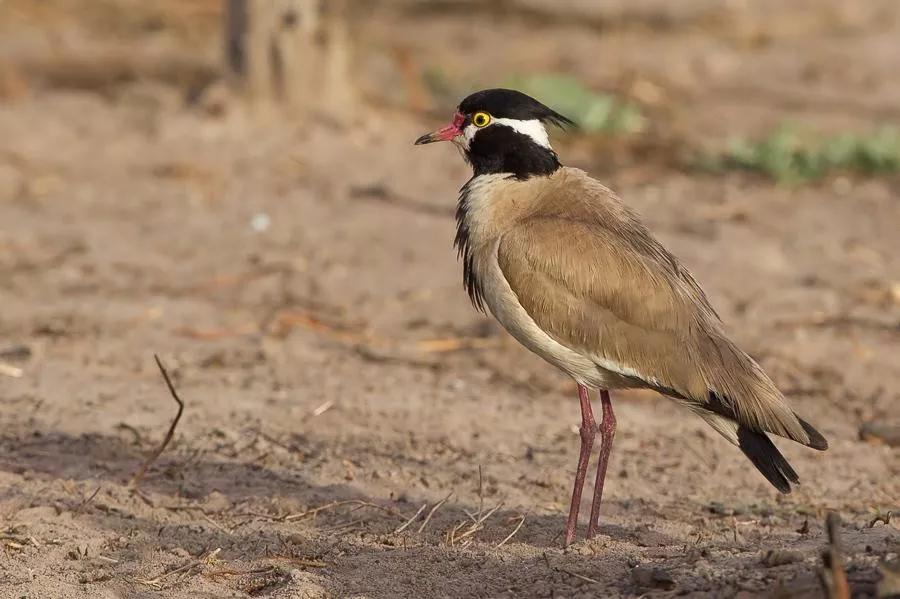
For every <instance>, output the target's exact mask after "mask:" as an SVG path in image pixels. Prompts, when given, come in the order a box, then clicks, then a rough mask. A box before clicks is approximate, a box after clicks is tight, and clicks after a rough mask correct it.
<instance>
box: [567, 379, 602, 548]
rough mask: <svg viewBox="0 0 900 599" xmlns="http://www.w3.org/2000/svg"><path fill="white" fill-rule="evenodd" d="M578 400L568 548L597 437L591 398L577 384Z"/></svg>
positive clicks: (576, 524)
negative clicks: (577, 440) (578, 443)
mask: <svg viewBox="0 0 900 599" xmlns="http://www.w3.org/2000/svg"><path fill="white" fill-rule="evenodd" d="M578 400H579V402H581V450H580V451H579V453H578V468H577V469H576V470H575V488H574V489H572V505H571V506H570V507H569V519H568V521H567V522H566V540H565V543H564V545H563V546H564V547H568V546H569V545H570V544H571V543H572V541H573V540H575V528H576V527H577V526H578V508H579V507H580V506H581V491H582V489H584V478H585V476H586V475H587V467H588V461H589V460H590V458H591V448H592V447H593V446H594V437H595V436H597V423H596V422H594V413H593V411H592V410H591V398H590V396H589V395H588V389H587V387H585V386H584V385H582V384H581V383H579V384H578Z"/></svg>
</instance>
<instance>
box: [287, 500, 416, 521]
mask: <svg viewBox="0 0 900 599" xmlns="http://www.w3.org/2000/svg"><path fill="white" fill-rule="evenodd" d="M342 505H358V506H359V507H370V508H374V509H376V510H381V511H383V512H387V513H388V514H391V515H392V516H395V517H397V518H400V519H401V520H404V519H406V516H404V515H403V514H401V513H400V512H398V511H397V510H392V509H391V508H389V507H384V506H383V505H378V504H377V503H371V502H369V501H361V500H359V499H348V500H346V501H332V502H331V503H326V504H325V505H321V506H319V507H317V508H313V509H310V510H306V511H305V512H300V513H298V514H288V515H287V516H284V517H283V518H280V520H282V521H283V522H293V521H294V520H300V519H302V518H306V517H307V516H315V515H316V514H318V513H319V512H322V511H325V510H329V509H331V508H334V507H338V506H342ZM273 519H274V520H278V519H279V518H273Z"/></svg>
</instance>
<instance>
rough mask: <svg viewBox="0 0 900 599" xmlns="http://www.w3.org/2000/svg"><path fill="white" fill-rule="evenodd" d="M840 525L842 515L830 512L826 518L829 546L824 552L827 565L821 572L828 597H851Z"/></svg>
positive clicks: (821, 578)
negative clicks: (842, 551)
mask: <svg viewBox="0 0 900 599" xmlns="http://www.w3.org/2000/svg"><path fill="white" fill-rule="evenodd" d="M840 526H841V517H840V516H839V515H838V514H837V512H829V513H828V517H827V518H826V519H825V529H826V530H827V531H828V547H827V548H826V549H825V551H823V552H822V561H823V562H824V563H825V567H824V568H823V569H822V570H821V572H820V574H819V578H820V580H821V582H822V586H823V587H825V594H826V596H827V597H828V599H850V584H849V583H848V582H847V572H846V571H845V570H844V560H843V557H842V556H841V549H840Z"/></svg>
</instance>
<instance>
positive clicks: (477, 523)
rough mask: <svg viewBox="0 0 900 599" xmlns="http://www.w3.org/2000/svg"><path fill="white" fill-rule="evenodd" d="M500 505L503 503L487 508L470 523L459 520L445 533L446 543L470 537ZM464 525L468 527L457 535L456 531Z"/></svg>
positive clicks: (482, 526)
mask: <svg viewBox="0 0 900 599" xmlns="http://www.w3.org/2000/svg"><path fill="white" fill-rule="evenodd" d="M502 507H503V503H499V504H497V505H496V506H494V507H493V508H491V509H489V510H488V511H487V512H485V513H483V514H480V515H478V517H477V519H474V521H473V522H472V523H471V524H469V523H468V522H460V523H459V524H457V525H456V526H455V527H453V529H452V530H450V532H448V533H447V537H446V543H447V544H448V545H450V546H453V545H456V543H458V542H460V541H462V540H464V539H466V538H468V537H471V536H472V535H474V534H475V533H476V532H478V531H479V530H481V529H482V528H484V523H485V522H486V521H487V519H488V518H490V517H491V516H493V515H494V513H495V512H496V511H497V510H499V509H500V508H502ZM470 517H471V516H470ZM466 525H468V528H466V529H465V530H463V532H462V533H460V534H459V535H457V534H456V533H458V532H459V531H460V530H462V529H463V527H465V526H466Z"/></svg>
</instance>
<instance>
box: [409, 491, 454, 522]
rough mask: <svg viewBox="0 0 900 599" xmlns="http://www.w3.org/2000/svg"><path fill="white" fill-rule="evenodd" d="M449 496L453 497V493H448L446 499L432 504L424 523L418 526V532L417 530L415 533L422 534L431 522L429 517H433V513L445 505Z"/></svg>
mask: <svg viewBox="0 0 900 599" xmlns="http://www.w3.org/2000/svg"><path fill="white" fill-rule="evenodd" d="M451 495H453V491H450V493H448V494H447V496H446V497H444V498H443V499H441V500H440V501H438V502H437V503H435V504H434V507H432V508H431V510H429V511H428V515H427V516H425V521H424V522H422V525H421V526H419V530H417V531H416V532H422V531H424V530H425V527H426V526H428V523H429V522H430V521H431V517H432V516H434V513H435V512H436V511H438V509H440V507H441V506H442V505H444V504H445V503H447V500H448V499H450V496H451Z"/></svg>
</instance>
